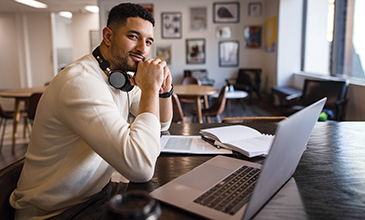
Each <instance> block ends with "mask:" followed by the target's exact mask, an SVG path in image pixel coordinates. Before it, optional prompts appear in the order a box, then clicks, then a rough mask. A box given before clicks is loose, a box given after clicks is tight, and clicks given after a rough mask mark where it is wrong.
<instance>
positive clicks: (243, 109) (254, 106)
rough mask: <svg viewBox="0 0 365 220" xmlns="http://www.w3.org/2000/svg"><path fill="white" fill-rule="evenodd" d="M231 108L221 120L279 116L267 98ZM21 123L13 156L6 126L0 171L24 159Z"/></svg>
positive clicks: (188, 113) (186, 109)
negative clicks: (225, 118) (226, 118)
mask: <svg viewBox="0 0 365 220" xmlns="http://www.w3.org/2000/svg"><path fill="white" fill-rule="evenodd" d="M230 102H231V103H230V104H231V108H230V109H228V108H227V107H226V108H225V110H224V112H223V113H222V115H221V119H223V118H224V117H238V116H240V117H243V116H245V117H249V116H279V115H281V112H280V109H279V108H278V107H274V106H273V105H272V104H271V103H272V101H271V99H270V98H269V97H262V98H261V99H260V100H259V99H257V98H254V99H253V100H252V102H251V104H250V103H249V100H248V99H243V100H230ZM182 107H183V110H184V113H185V115H186V116H187V118H188V119H187V123H190V122H194V121H195V120H196V119H195V117H194V116H193V114H191V113H192V112H193V111H195V107H194V104H183V106H182ZM22 122H23V121H21V123H20V125H19V128H18V138H17V141H16V143H17V144H16V147H15V154H13V153H12V148H11V133H12V130H13V124H12V121H11V120H9V121H8V123H7V126H6V132H5V138H4V144H3V148H2V152H1V154H0V169H2V168H4V167H6V166H7V165H9V164H11V163H13V162H15V161H17V160H19V159H20V158H22V157H24V154H25V152H26V150H27V143H28V141H29V138H28V137H24V136H23V123H22ZM212 122H216V119H213V120H212ZM1 132H2V131H1Z"/></svg>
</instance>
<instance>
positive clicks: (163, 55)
mask: <svg viewBox="0 0 365 220" xmlns="http://www.w3.org/2000/svg"><path fill="white" fill-rule="evenodd" d="M156 58H160V59H161V60H165V61H166V63H167V65H171V45H157V46H156Z"/></svg>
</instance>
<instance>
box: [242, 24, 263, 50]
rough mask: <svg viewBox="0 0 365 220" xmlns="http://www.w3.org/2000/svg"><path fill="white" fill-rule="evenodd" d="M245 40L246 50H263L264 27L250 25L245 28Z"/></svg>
mask: <svg viewBox="0 0 365 220" xmlns="http://www.w3.org/2000/svg"><path fill="white" fill-rule="evenodd" d="M243 32H244V34H243V36H244V38H245V47H246V48H251V49H255V48H261V39H262V27H261V26H258V25H248V26H245V27H244V31H243Z"/></svg>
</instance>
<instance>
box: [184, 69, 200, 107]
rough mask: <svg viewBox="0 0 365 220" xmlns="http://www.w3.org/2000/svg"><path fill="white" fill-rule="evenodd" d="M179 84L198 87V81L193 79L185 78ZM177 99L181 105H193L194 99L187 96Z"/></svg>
mask: <svg viewBox="0 0 365 220" xmlns="http://www.w3.org/2000/svg"><path fill="white" fill-rule="evenodd" d="M181 84H182V85H191V84H194V85H195V84H197V85H200V80H199V79H197V78H195V77H191V76H187V77H184V78H183V79H182V81H181ZM179 99H180V102H182V103H195V98H192V97H189V96H180V97H179ZM202 101H203V99H202Z"/></svg>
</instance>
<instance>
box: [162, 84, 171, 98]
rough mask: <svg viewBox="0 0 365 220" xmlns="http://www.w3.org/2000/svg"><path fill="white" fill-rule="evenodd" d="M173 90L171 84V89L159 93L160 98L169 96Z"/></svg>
mask: <svg viewBox="0 0 365 220" xmlns="http://www.w3.org/2000/svg"><path fill="white" fill-rule="evenodd" d="M173 92H174V86H173V85H172V84H171V89H170V91H169V92H165V93H162V94H159V96H160V98H169V97H170V96H171V95H172V93H173Z"/></svg>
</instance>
